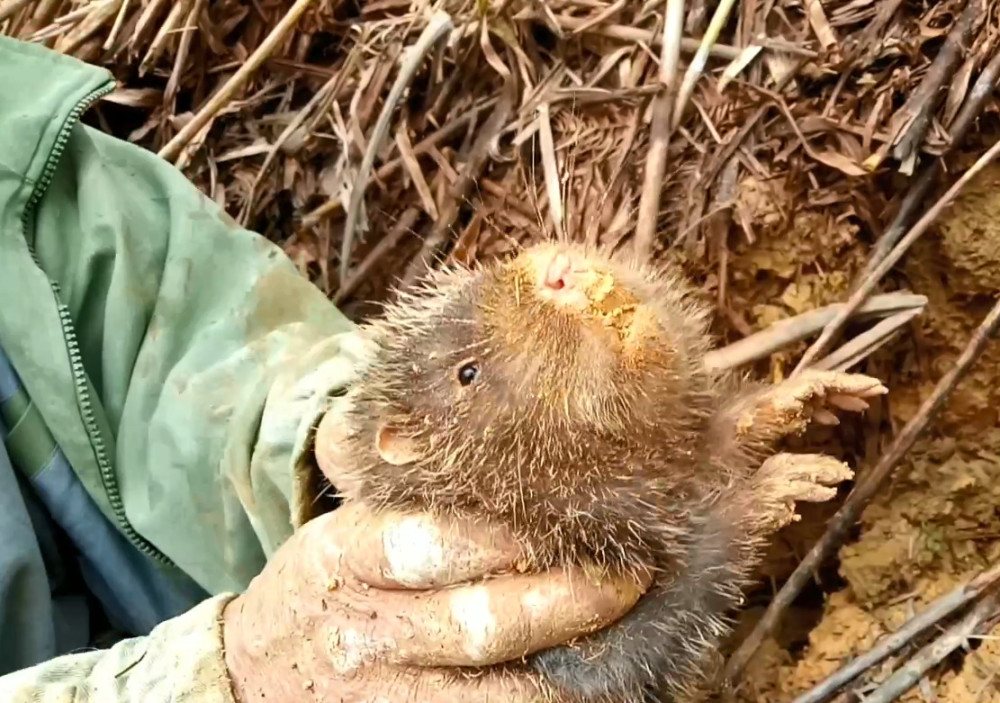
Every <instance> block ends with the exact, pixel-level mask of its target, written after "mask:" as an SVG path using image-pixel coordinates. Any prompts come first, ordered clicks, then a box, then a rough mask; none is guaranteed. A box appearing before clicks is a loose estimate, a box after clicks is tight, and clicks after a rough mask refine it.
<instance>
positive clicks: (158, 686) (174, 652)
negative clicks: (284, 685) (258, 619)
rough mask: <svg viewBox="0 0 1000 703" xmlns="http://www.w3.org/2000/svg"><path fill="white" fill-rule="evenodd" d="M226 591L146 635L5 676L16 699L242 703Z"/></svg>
mask: <svg viewBox="0 0 1000 703" xmlns="http://www.w3.org/2000/svg"><path fill="white" fill-rule="evenodd" d="M233 598H234V595H233V594H229V593H227V594H222V595H219V596H216V597H214V598H210V599H208V600H206V601H203V602H202V603H200V604H199V605H197V606H195V607H194V608H192V609H191V610H189V611H188V612H186V613H184V614H183V615H180V616H178V617H175V618H172V619H170V620H167V621H165V622H163V623H161V624H160V625H158V626H157V627H156V628H154V629H153V631H152V632H151V633H150V634H149V635H148V636H146V637H135V638H132V639H127V640H123V641H121V642H119V643H117V644H116V645H115V646H114V647H112V648H111V649H108V650H98V651H88V652H83V653H80V654H70V655H66V656H63V657H58V658H56V659H52V660H50V661H47V662H44V663H42V664H39V665H37V666H34V667H31V668H29V669H23V670H21V671H17V672H15V673H13V674H10V675H8V676H5V677H2V678H0V699H2V700H5V701H9V702H10V703H74V702H75V701H86V700H90V701H102V702H103V703H237V701H236V699H235V696H234V695H233V689H232V684H231V682H230V679H229V672H228V670H227V669H226V661H225V652H224V648H223V639H222V611H223V609H224V608H225V606H226V604H227V603H228V602H229V601H230V600H232V599H233Z"/></svg>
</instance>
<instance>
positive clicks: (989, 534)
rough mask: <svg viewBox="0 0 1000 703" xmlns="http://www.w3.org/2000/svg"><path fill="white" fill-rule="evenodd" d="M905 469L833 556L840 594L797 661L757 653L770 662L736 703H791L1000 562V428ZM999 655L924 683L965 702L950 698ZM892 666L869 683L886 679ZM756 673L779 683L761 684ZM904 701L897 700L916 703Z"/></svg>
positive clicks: (934, 443)
mask: <svg viewBox="0 0 1000 703" xmlns="http://www.w3.org/2000/svg"><path fill="white" fill-rule="evenodd" d="M902 469H903V470H902V471H901V472H900V478H899V480H898V482H897V483H896V484H894V485H893V486H892V487H891V489H889V490H887V491H886V492H885V493H884V494H883V495H881V496H879V497H878V499H877V500H876V501H874V502H873V503H872V504H871V505H870V506H869V508H868V509H867V510H866V511H865V513H864V515H863V518H862V520H861V529H862V531H861V536H860V537H859V539H858V540H857V541H856V542H854V543H852V544H848V545H846V546H844V547H843V548H842V549H841V550H840V574H841V576H842V577H843V579H844V580H845V581H846V582H847V586H846V587H845V588H843V589H841V590H839V591H836V592H835V593H832V594H830V595H829V597H828V598H827V600H826V603H825V606H824V611H823V617H822V619H821V620H820V622H819V624H818V625H817V626H816V627H815V628H814V629H813V630H812V631H811V632H810V633H809V635H808V643H807V645H806V647H805V648H804V650H803V651H802V653H801V655H800V656H799V657H797V658H795V659H794V660H793V659H792V658H791V657H788V658H786V659H785V660H784V661H783V662H779V663H775V660H774V659H775V658H774V653H773V651H771V652H770V653H768V652H763V653H761V654H758V657H757V658H758V659H759V658H763V659H764V660H766V661H769V662H771V663H770V664H768V665H766V666H765V665H759V666H757V667H755V668H753V669H751V670H749V671H748V676H749V678H750V680H751V684H750V685H749V686H748V687H747V691H745V692H744V693H743V697H742V700H745V701H755V702H763V701H776V702H784V701H790V700H792V699H794V698H795V697H796V696H797V695H799V694H801V693H802V692H804V691H806V690H808V689H809V688H810V687H812V686H814V685H815V684H817V683H819V682H820V681H822V680H823V679H824V678H826V677H827V676H829V675H830V674H831V673H833V672H834V671H835V670H837V669H838V668H840V666H841V665H842V664H843V663H844V662H845V661H847V660H848V659H849V658H851V657H854V656H857V655H859V654H862V653H864V652H866V651H868V650H869V649H870V648H871V646H872V645H873V644H874V643H875V641H876V640H877V639H878V638H879V637H881V636H882V635H884V634H886V633H888V632H892V631H895V630H896V629H898V628H899V627H900V626H901V625H902V624H903V623H904V622H906V621H907V620H908V619H909V618H910V617H912V616H913V615H914V614H915V613H916V612H919V611H920V610H922V609H923V608H924V607H926V606H927V605H928V604H929V603H930V602H932V601H933V600H934V599H935V598H938V597H939V596H941V595H943V594H944V593H946V592H947V591H949V590H951V589H953V588H954V587H955V586H957V585H959V584H960V583H962V582H963V581H965V580H967V579H969V578H971V577H972V576H974V575H975V574H976V573H978V572H979V571H980V570H981V569H983V568H985V567H986V566H988V565H990V564H992V563H995V562H996V559H997V558H998V557H1000V429H994V430H992V431H991V432H988V433H986V434H985V435H983V436H980V437H978V438H977V439H976V440H971V439H966V440H961V441H958V440H955V439H953V438H938V439H929V440H925V441H923V442H920V443H919V444H918V446H917V447H915V448H914V450H913V451H912V453H911V455H910V459H909V461H907V462H906V463H905V464H904V465H903V467H902ZM991 644H992V643H991ZM774 646H775V645H774V644H773V643H772V645H771V649H772V650H773V648H774ZM998 657H1000V646H993V647H989V648H986V647H984V648H980V649H979V650H978V651H977V658H975V659H971V660H970V659H968V658H967V659H966V662H965V664H964V668H963V669H962V670H961V671H958V672H946V674H945V675H942V676H940V677H937V678H935V677H931V678H930V683H929V685H930V686H931V688H933V689H934V690H935V692H936V693H937V695H938V697H939V699H940V700H943V701H949V702H951V701H957V700H962V699H961V698H953V697H951V696H952V695H957V693H955V692H956V691H958V690H959V689H962V688H963V687H964V688H968V689H970V690H973V691H974V690H977V684H978V688H982V685H983V681H985V679H986V678H987V677H988V676H989V674H988V673H987V672H988V671H989V670H990V667H992V668H994V669H998V670H1000V658H998ZM891 663H892V661H891V660H890V661H889V662H887V663H886V664H885V665H883V667H881V668H879V669H877V670H876V671H875V672H873V675H872V676H871V677H870V678H871V679H874V680H876V681H878V680H882V679H884V678H885V677H887V676H888V675H889V673H890V672H891V666H890V664H891ZM775 667H777V676H776V677H775ZM758 669H759V670H760V671H761V674H762V675H763V676H764V677H765V678H769V679H771V680H774V679H775V678H776V680H777V682H776V683H770V684H768V683H765V682H763V681H760V680H759V679H758V678H757V677H756V676H755V675H754V673H753V672H754V671H757V670H758ZM768 672H770V673H768ZM996 683H997V685H998V686H1000V680H998V681H997V682H996ZM997 690H998V692H1000V688H998V689H997ZM909 695H910V696H911V697H910V698H903V699H902V700H920V698H919V697H915V698H913V697H912V696H916V695H917V694H916V693H915V692H911V694H909Z"/></svg>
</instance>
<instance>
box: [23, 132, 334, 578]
mask: <svg viewBox="0 0 1000 703" xmlns="http://www.w3.org/2000/svg"><path fill="white" fill-rule="evenodd" d="M34 237H35V251H36V253H37V256H38V258H39V261H40V262H41V266H42V268H43V269H44V270H45V271H46V273H47V274H48V276H49V277H50V279H52V280H53V281H55V282H56V283H57V284H58V287H59V290H60V292H61V296H62V300H63V302H64V304H65V305H66V306H67V307H68V309H69V311H70V314H71V316H72V319H73V320H74V321H75V322H76V325H75V331H76V334H77V336H78V339H79V348H80V352H81V357H82V361H83V364H84V365H85V367H86V371H87V376H88V378H89V379H90V381H91V383H92V384H93V385H94V388H95V389H96V395H97V396H98V397H99V399H100V403H101V407H102V410H103V413H102V414H103V420H104V421H105V422H106V424H107V430H108V431H107V435H108V436H109V437H113V438H114V445H115V446H114V459H115V462H114V466H115V477H114V478H115V479H116V482H117V486H118V490H119V491H120V495H121V501H122V503H123V505H124V509H125V513H126V516H127V519H128V521H129V522H130V523H131V525H132V526H133V527H134V528H135V529H136V530H137V531H138V532H139V534H141V535H143V536H144V537H145V538H146V539H148V540H149V541H151V542H152V543H153V544H154V545H156V546H157V547H158V548H159V549H160V550H162V551H163V552H164V553H165V554H166V555H167V556H168V557H169V558H171V559H172V560H173V561H174V563H175V564H176V565H177V566H179V567H180V568H181V569H182V570H184V571H185V572H186V573H188V574H189V575H191V576H192V577H193V578H194V579H195V580H196V581H198V582H199V583H200V584H202V586H204V587H206V588H207V589H208V590H209V591H210V592H218V591H220V590H236V589H240V588H242V587H244V586H245V585H246V584H247V583H248V582H249V580H250V579H251V578H252V577H253V576H254V575H255V574H256V573H257V572H258V571H259V569H260V567H261V566H262V564H263V560H264V558H265V556H266V555H268V554H269V553H270V551H272V550H273V549H275V548H276V547H277V546H278V545H279V544H280V543H281V542H282V541H283V540H284V539H285V538H286V537H287V536H288V534H290V531H291V529H292V527H293V526H294V525H295V524H297V523H299V522H301V521H302V520H303V519H304V518H305V517H306V516H307V514H308V509H309V507H310V506H311V504H312V502H313V501H312V497H311V496H310V495H307V494H308V493H309V486H310V481H309V478H308V472H307V468H308V466H309V462H308V457H306V456H305V455H304V452H305V450H306V442H307V440H308V430H309V427H310V426H311V424H312V423H313V421H314V420H315V418H314V417H312V414H313V413H315V412H318V407H319V405H320V404H321V403H322V400H323V398H324V397H325V396H326V394H327V393H329V392H330V391H332V390H334V389H336V388H337V387H338V386H339V385H341V384H343V383H345V382H346V380H347V378H348V377H349V374H350V372H351V368H352V366H353V364H352V363H351V358H352V355H351V352H352V347H351V340H352V338H353V334H351V332H352V327H351V325H350V323H349V322H348V321H347V320H346V319H345V318H344V317H342V316H341V315H340V314H339V313H338V312H337V311H336V310H335V309H334V307H333V305H332V304H331V303H330V302H329V301H328V300H327V299H326V298H325V296H323V295H322V294H321V293H320V291H319V290H318V289H316V288H315V287H314V286H313V285H312V284H311V283H309V282H308V281H307V280H306V279H304V278H303V277H302V276H301V275H300V274H299V272H298V271H297V270H296V269H295V268H294V267H293V266H292V264H291V263H290V261H289V260H288V259H287V258H286V257H285V256H284V254H283V253H282V252H281V251H280V250H279V249H278V248H277V247H276V246H274V245H273V244H271V243H270V242H268V241H267V240H265V239H264V238H263V237H261V236H259V235H257V234H254V233H252V232H248V231H246V230H243V229H240V228H239V227H237V226H236V225H235V223H234V222H233V221H232V220H231V219H230V218H229V217H228V216H227V215H226V214H225V212H224V211H222V210H221V209H220V208H219V207H218V206H216V204H215V203H213V202H212V201H210V200H209V199H208V198H206V197H205V196H203V195H202V194H201V193H200V192H199V191H198V190H197V189H196V188H195V187H194V186H193V185H192V184H190V183H189V182H188V181H187V180H186V179H185V178H184V177H183V176H182V175H181V174H180V173H179V172H177V171H176V170H174V169H173V167H172V166H170V165H169V164H167V163H165V162H164V161H162V160H161V159H159V158H158V157H156V156H155V155H153V154H150V153H148V152H145V151H143V150H141V149H138V148H136V147H134V146H132V145H130V144H126V143H124V142H121V141H118V140H116V139H113V138H110V137H108V136H106V135H104V134H102V133H99V132H97V131H95V130H93V129H90V128H87V127H84V126H77V127H76V128H75V129H74V130H73V133H72V137H71V138H70V140H69V142H68V143H67V145H66V150H65V152H64V154H63V156H62V159H61V162H60V165H59V168H58V169H57V170H56V172H55V174H54V178H53V180H52V182H51V184H50V185H49V187H48V189H47V192H46V194H45V196H44V197H43V198H42V200H41V201H40V203H39V207H38V211H37V218H36V220H35V226H34Z"/></svg>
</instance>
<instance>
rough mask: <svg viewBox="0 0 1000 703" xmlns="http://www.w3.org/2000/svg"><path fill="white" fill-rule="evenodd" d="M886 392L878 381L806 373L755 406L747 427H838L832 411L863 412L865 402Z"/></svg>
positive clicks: (830, 373) (788, 429) (833, 373)
mask: <svg viewBox="0 0 1000 703" xmlns="http://www.w3.org/2000/svg"><path fill="white" fill-rule="evenodd" d="M887 392H888V389H887V388H886V387H885V386H884V385H882V382H881V381H879V380H878V379H877V378H872V377H871V376H865V375H863V374H849V373H842V372H839V371H816V370H812V371H806V372H804V373H803V374H802V375H801V376H799V377H797V378H794V379H791V380H789V381H785V382H783V383H780V384H778V385H777V386H775V387H774V388H773V389H771V390H770V391H768V393H767V394H765V396H764V398H763V403H762V404H758V406H757V409H756V410H755V411H754V412H753V416H752V417H751V418H747V420H746V422H749V423H750V424H753V423H756V422H760V421H762V420H763V421H765V422H769V423H773V424H774V425H775V427H776V429H779V430H784V431H785V432H797V431H802V430H804V429H805V428H806V426H807V425H808V424H809V422H810V421H815V422H817V423H819V424H821V425H839V424H840V420H839V418H838V417H837V416H836V415H835V414H834V412H833V410H844V411H847V412H862V411H864V410H867V409H868V402H867V399H869V398H873V397H875V396H879V395H884V394H885V393H887Z"/></svg>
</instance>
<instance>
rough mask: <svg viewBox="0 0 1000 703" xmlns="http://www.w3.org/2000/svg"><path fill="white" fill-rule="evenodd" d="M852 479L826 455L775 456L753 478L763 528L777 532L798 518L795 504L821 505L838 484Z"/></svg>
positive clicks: (846, 470)
mask: <svg viewBox="0 0 1000 703" xmlns="http://www.w3.org/2000/svg"><path fill="white" fill-rule="evenodd" d="M852 478H854V472H853V471H851V469H850V467H849V466H847V464H845V463H844V462H842V461H838V460H837V459H834V458H833V457H832V456H827V455H826V454H789V453H781V454H775V455H774V456H772V457H770V458H769V459H767V461H765V462H764V463H763V464H761V467H760V468H759V469H758V470H757V474H756V476H755V477H754V494H755V496H756V497H757V500H758V501H759V502H760V505H761V507H762V511H761V513H762V514H761V515H760V516H759V517H760V518H761V520H762V522H763V523H764V527H765V528H766V529H769V530H771V531H776V530H779V529H781V528H782V527H785V526H786V525H788V524H790V523H792V522H795V521H797V520H798V519H799V515H798V513H796V512H795V503H796V502H806V503H823V502H825V501H828V500H830V499H831V498H833V497H834V496H835V495H837V488H836V486H837V484H839V483H842V482H844V481H848V480H850V479H852Z"/></svg>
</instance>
